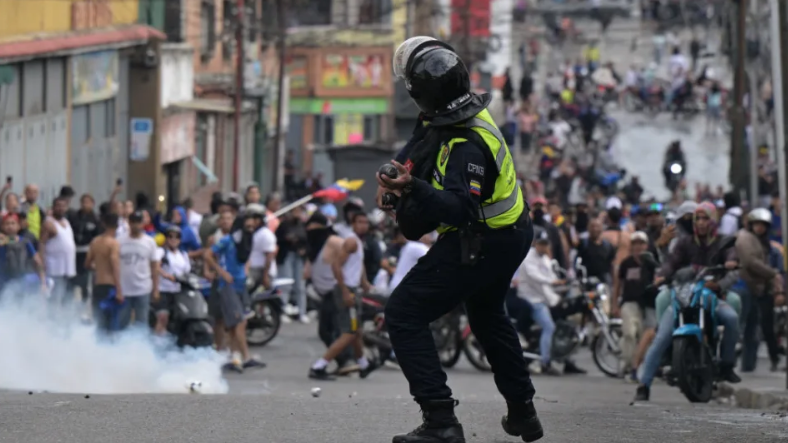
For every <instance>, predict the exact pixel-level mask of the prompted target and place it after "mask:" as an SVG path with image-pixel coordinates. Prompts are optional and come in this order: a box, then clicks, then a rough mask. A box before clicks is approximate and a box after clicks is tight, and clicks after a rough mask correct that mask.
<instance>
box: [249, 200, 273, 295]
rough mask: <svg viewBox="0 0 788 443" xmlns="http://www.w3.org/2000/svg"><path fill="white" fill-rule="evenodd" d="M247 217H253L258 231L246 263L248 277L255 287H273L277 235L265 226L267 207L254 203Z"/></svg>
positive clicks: (253, 237) (253, 238) (254, 236)
mask: <svg viewBox="0 0 788 443" xmlns="http://www.w3.org/2000/svg"><path fill="white" fill-rule="evenodd" d="M246 216H247V217H252V218H253V219H254V220H255V222H256V226H257V230H256V231H255V233H254V235H253V236H252V252H251V253H250V254H249V260H248V261H247V262H246V268H247V272H246V275H248V276H249V277H251V278H252V279H253V280H254V281H255V285H262V286H263V287H265V288H270V287H271V279H272V278H273V277H275V276H276V235H274V233H273V232H271V230H270V229H268V227H267V226H266V224H265V207H264V206H263V205H261V204H258V203H252V204H250V205H248V206H247V207H246Z"/></svg>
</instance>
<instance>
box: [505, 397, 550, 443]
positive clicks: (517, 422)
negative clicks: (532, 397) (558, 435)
mask: <svg viewBox="0 0 788 443" xmlns="http://www.w3.org/2000/svg"><path fill="white" fill-rule="evenodd" d="M506 405H507V406H508V408H509V411H508V412H507V413H506V415H504V416H503V418H502V419H501V426H503V430H504V432H506V433H507V434H509V435H513V436H515V437H521V438H522V439H523V441H526V442H531V441H536V440H539V439H540V438H542V437H544V430H542V423H541V422H540V421H539V417H538V416H537V415H536V408H535V407H534V402H533V401H528V402H524V403H513V402H510V401H507V402H506Z"/></svg>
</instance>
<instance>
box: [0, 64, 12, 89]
mask: <svg viewBox="0 0 788 443" xmlns="http://www.w3.org/2000/svg"><path fill="white" fill-rule="evenodd" d="M13 82H14V68H12V67H10V66H4V65H2V66H0V85H10V84H11V83H13Z"/></svg>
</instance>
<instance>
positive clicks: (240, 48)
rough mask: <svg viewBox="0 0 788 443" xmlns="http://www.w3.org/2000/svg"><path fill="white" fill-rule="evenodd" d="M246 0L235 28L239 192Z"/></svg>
mask: <svg viewBox="0 0 788 443" xmlns="http://www.w3.org/2000/svg"><path fill="white" fill-rule="evenodd" d="M245 6H246V5H244V0H237V2H236V5H235V8H236V9H237V11H236V18H237V21H238V23H236V26H235V116H234V119H233V120H234V121H233V126H234V128H233V132H234V135H235V137H234V138H233V152H234V161H233V189H234V190H236V191H237V190H238V186H239V183H238V175H239V172H238V169H239V163H240V162H241V161H240V160H241V156H240V154H241V106H243V95H244V56H245V54H244V32H243V28H244V9H245Z"/></svg>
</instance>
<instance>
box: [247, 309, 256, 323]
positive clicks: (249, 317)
mask: <svg viewBox="0 0 788 443" xmlns="http://www.w3.org/2000/svg"><path fill="white" fill-rule="evenodd" d="M255 315H257V313H255V312H254V311H253V310H251V309H250V308H246V309H244V320H250V319H253V318H254V316H255Z"/></svg>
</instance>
